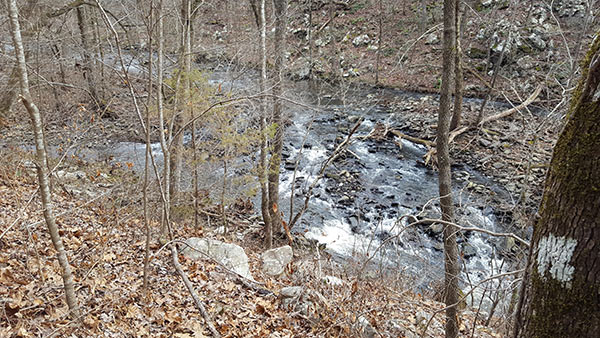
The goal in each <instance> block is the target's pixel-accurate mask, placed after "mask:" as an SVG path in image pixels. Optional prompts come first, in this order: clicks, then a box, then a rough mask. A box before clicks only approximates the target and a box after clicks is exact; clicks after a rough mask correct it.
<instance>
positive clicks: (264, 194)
mask: <svg viewBox="0 0 600 338" xmlns="http://www.w3.org/2000/svg"><path fill="white" fill-rule="evenodd" d="M266 19H267V18H266V14H265V0H260V17H259V19H258V20H257V22H259V23H260V28H259V30H260V53H261V67H260V70H261V71H260V92H261V93H263V94H265V91H266V86H267V26H266V25H267V24H266V21H267V20H266ZM266 115H267V98H266V97H265V98H264V99H263V100H262V106H261V111H260V126H259V127H260V159H259V164H258V180H259V181H260V194H261V195H260V208H261V212H262V216H263V222H265V246H266V247H267V249H270V248H271V247H272V246H273V226H272V223H271V214H270V213H269V190H268V187H267V134H266V133H267V131H266V128H267V116H266Z"/></svg>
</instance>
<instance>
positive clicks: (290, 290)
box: [279, 286, 304, 298]
mask: <svg viewBox="0 0 600 338" xmlns="http://www.w3.org/2000/svg"><path fill="white" fill-rule="evenodd" d="M303 293H304V288H303V287H301V286H286V287H284V288H281V290H279V295H280V296H281V297H282V298H296V297H300V296H302V294H303Z"/></svg>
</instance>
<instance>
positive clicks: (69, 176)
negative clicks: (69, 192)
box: [56, 170, 87, 181]
mask: <svg viewBox="0 0 600 338" xmlns="http://www.w3.org/2000/svg"><path fill="white" fill-rule="evenodd" d="M56 176H58V178H62V179H65V180H67V181H74V180H81V179H84V178H86V177H87V175H86V173H85V172H84V171H81V170H77V171H73V172H66V171H64V170H59V171H58V172H57V173H56Z"/></svg>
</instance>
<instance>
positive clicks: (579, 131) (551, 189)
mask: <svg viewBox="0 0 600 338" xmlns="http://www.w3.org/2000/svg"><path fill="white" fill-rule="evenodd" d="M582 69H583V74H582V78H581V80H580V82H579V85H578V87H577V89H576V91H575V94H574V96H573V99H572V100H571V109H570V111H569V116H568V118H569V120H568V121H567V123H566V125H565V128H564V130H563V131H562V133H561V135H560V137H559V139H558V141H557V143H556V146H555V147H554V154H553V157H552V161H551V163H550V168H549V171H548V176H547V178H546V185H545V189H544V197H543V199H542V205H541V207H540V212H539V215H540V218H539V219H538V221H537V222H536V225H535V229H534V233H533V239H532V246H531V252H530V256H529V261H528V265H527V271H526V276H525V278H524V282H523V289H522V291H521V298H520V301H519V306H518V308H517V315H516V321H515V330H514V337H600V255H599V254H598V250H599V249H600V208H599V206H600V153H599V152H598V149H600V101H599V99H598V95H597V94H598V93H597V91H598V89H599V88H598V84H599V83H600V33H599V34H597V35H596V38H595V39H594V42H593V43H592V46H591V48H590V51H589V53H588V55H587V57H586V59H585V61H584V63H583V67H582Z"/></svg>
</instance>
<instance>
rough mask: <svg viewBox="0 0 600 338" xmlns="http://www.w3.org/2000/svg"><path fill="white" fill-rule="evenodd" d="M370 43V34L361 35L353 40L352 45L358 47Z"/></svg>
mask: <svg viewBox="0 0 600 338" xmlns="http://www.w3.org/2000/svg"><path fill="white" fill-rule="evenodd" d="M369 42H371V38H370V37H369V35H368V34H362V35H359V36H357V37H355V38H354V39H353V40H352V44H353V45H354V46H356V47H359V46H364V45H368V44H369Z"/></svg>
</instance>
